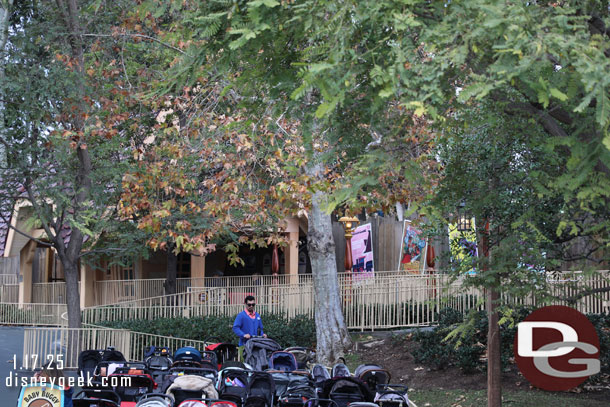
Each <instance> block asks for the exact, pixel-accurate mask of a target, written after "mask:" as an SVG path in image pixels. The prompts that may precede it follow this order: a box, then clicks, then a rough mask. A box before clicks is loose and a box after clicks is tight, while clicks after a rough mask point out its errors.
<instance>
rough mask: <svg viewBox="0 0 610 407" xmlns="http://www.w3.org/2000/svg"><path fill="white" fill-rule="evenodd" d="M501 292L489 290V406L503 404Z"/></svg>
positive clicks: (498, 406) (496, 406)
mask: <svg viewBox="0 0 610 407" xmlns="http://www.w3.org/2000/svg"><path fill="white" fill-rule="evenodd" d="M499 300H500V293H498V290H496V289H495V288H489V289H488V290H487V318H488V320H489V328H488V330H487V406H488V407H500V406H502V359H501V352H502V349H501V346H500V326H499V325H498V319H499V316H498V301H499Z"/></svg>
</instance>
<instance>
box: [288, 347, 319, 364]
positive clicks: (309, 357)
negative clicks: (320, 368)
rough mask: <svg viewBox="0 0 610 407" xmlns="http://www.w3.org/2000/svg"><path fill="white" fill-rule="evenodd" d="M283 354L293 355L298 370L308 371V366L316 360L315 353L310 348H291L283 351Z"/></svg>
mask: <svg viewBox="0 0 610 407" xmlns="http://www.w3.org/2000/svg"><path fill="white" fill-rule="evenodd" d="M284 352H290V353H292V354H293V355H294V357H295V359H296V360H297V367H298V368H299V369H308V366H309V364H310V363H313V361H314V360H316V351H315V350H313V349H311V348H304V347H301V346H293V347H291V348H286V349H284Z"/></svg>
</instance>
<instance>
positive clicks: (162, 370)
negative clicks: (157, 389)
mask: <svg viewBox="0 0 610 407" xmlns="http://www.w3.org/2000/svg"><path fill="white" fill-rule="evenodd" d="M171 353H172V352H171V350H170V349H169V348H167V347H155V346H149V347H148V348H146V352H145V355H144V363H146V367H147V368H148V370H149V371H150V374H151V375H152V376H153V379H154V380H155V382H156V383H160V382H161V381H162V380H163V376H164V375H165V374H166V373H167V372H168V371H169V369H170V368H171V367H172V364H173V363H174V361H173V360H172V358H171Z"/></svg>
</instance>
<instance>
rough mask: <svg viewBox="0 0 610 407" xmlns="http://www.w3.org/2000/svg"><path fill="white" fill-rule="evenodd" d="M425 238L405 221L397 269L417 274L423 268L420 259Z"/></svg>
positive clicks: (422, 255)
mask: <svg viewBox="0 0 610 407" xmlns="http://www.w3.org/2000/svg"><path fill="white" fill-rule="evenodd" d="M425 249H426V239H425V238H424V235H423V234H422V232H421V230H420V229H418V228H416V227H415V226H412V225H411V223H410V222H409V221H405V226H404V232H403V234H402V241H401V244H400V262H399V263H398V269H399V270H404V271H408V272H409V273H414V274H419V273H421V272H422V270H423V263H422V259H423V258H424V255H425V253H426V250H425Z"/></svg>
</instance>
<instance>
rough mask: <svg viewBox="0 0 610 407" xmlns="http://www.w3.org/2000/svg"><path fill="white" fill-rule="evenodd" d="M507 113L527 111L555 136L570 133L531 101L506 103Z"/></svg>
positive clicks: (565, 135) (563, 135)
mask: <svg viewBox="0 0 610 407" xmlns="http://www.w3.org/2000/svg"><path fill="white" fill-rule="evenodd" d="M505 111H506V113H508V114H515V113H516V112H518V111H520V112H525V113H528V114H530V115H532V116H534V117H536V118H537V119H538V121H539V122H540V124H542V127H544V129H545V130H546V131H547V132H548V133H549V134H550V135H552V136H554V137H568V133H566V131H565V130H564V129H563V128H562V127H561V126H560V125H559V124H558V123H557V122H556V121H555V119H553V117H551V115H549V114H548V113H547V112H545V111H542V110H538V109H536V108H535V107H534V106H532V105H531V104H530V103H524V102H511V103H509V104H508V105H506V108H505Z"/></svg>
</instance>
